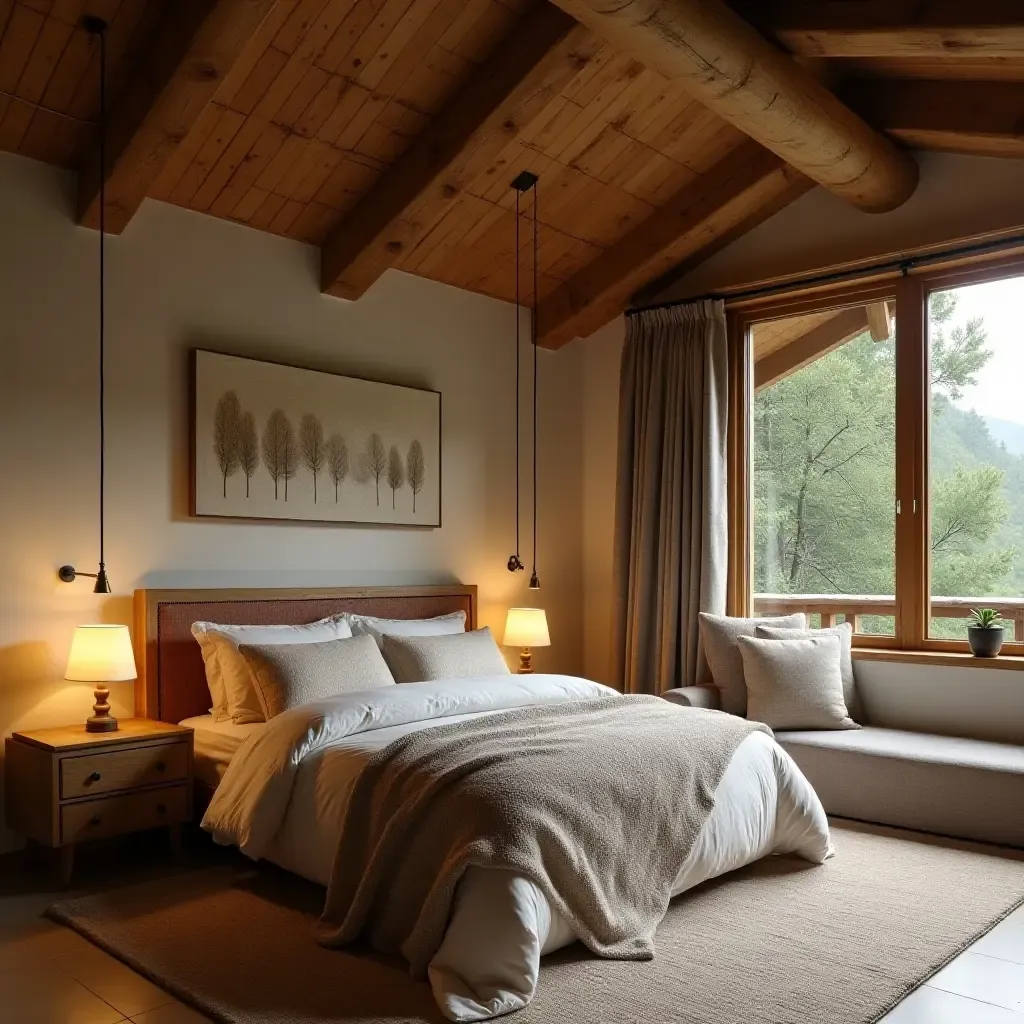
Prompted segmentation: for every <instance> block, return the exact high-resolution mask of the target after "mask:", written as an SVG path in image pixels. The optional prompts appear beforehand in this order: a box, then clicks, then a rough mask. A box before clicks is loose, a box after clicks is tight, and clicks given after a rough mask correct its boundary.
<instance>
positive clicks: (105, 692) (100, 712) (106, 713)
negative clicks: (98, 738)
mask: <svg viewBox="0 0 1024 1024" xmlns="http://www.w3.org/2000/svg"><path fill="white" fill-rule="evenodd" d="M92 695H93V696H94V697H95V698H96V703H95V704H93V706H92V717H91V718H87V719H86V721H85V731H86V732H117V719H116V718H114V716H113V715H112V714H111V713H110V688H109V687H107V686H102V685H100V684H99V683H97V684H96V689H95V690H93V693H92Z"/></svg>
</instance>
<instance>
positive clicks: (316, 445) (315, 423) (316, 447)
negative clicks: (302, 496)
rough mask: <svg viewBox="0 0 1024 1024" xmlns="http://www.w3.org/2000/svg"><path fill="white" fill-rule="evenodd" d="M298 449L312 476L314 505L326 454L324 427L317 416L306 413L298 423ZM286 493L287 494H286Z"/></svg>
mask: <svg viewBox="0 0 1024 1024" xmlns="http://www.w3.org/2000/svg"><path fill="white" fill-rule="evenodd" d="M299 448H300V450H301V451H302V461H303V462H304V463H305V465H306V468H307V469H308V470H309V471H310V473H311V474H312V475H313V504H314V505H315V504H316V498H317V495H316V482H317V477H318V476H319V475H320V471H321V470H322V469H323V468H324V461H325V459H326V458H327V453H326V450H325V448H324V425H323V424H322V423H321V422H320V418H319V417H318V416H314V415H313V414H312V413H308V412H307V413H306V414H305V415H304V416H303V417H302V420H301V422H300V423H299ZM286 493H287V492H286Z"/></svg>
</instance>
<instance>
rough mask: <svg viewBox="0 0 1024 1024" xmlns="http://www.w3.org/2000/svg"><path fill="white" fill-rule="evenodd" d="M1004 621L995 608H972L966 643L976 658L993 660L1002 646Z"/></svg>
mask: <svg viewBox="0 0 1024 1024" xmlns="http://www.w3.org/2000/svg"><path fill="white" fill-rule="evenodd" d="M1005 625H1006V623H1005V621H1004V620H1003V619H1002V618H1001V617H1000V615H999V612H997V611H996V610H995V608H972V609H971V624H970V626H968V628H967V642H968V643H969V644H970V645H971V653H972V654H973V655H974V656H975V657H976V658H994V657H996V656H997V655H998V654H999V650H1000V648H1001V647H1002V646H1003V627H1004V626H1005Z"/></svg>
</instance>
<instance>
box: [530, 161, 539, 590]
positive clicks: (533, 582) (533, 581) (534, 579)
mask: <svg viewBox="0 0 1024 1024" xmlns="http://www.w3.org/2000/svg"><path fill="white" fill-rule="evenodd" d="M537 266H538V246H537V177H536V175H534V178H533V312H532V314H531V316H530V340H531V342H532V343H533V571H532V572H531V573H530V590H540V577H539V576H538V575H537V283H538V281H539V274H538V270H537Z"/></svg>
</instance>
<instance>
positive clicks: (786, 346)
mask: <svg viewBox="0 0 1024 1024" xmlns="http://www.w3.org/2000/svg"><path fill="white" fill-rule="evenodd" d="M751 344H752V346H753V352H752V355H753V366H754V400H753V406H752V425H751V427H752V429H751V457H752V460H753V465H752V467H751V468H752V472H751V481H752V484H751V492H752V493H751V498H752V509H751V513H752V516H751V518H752V521H753V522H752V525H753V574H754V592H755V597H754V607H755V609H756V610H757V611H758V612H759V613H764V614H785V613H787V612H792V611H806V612H808V613H809V614H811V615H812V620H813V623H814V624H815V625H819V624H832V623H835V622H842V621H851V622H854V625H855V629H856V630H857V631H858V632H861V633H873V634H876V635H877V634H882V635H888V636H891V635H893V634H894V633H895V596H894V595H895V508H894V504H895V451H896V445H895V407H896V376H895V338H894V325H893V304H892V302H877V303H874V304H873V305H872V306H855V307H846V308H842V309H830V310H823V311H820V312H815V313H811V314H808V315H805V316H797V317H790V318H787V319H781V320H772V321H765V322H762V323H757V324H754V325H753V326H752V328H751ZM1022 430H1024V428H1022Z"/></svg>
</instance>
